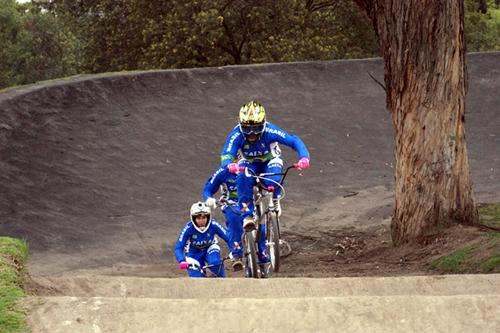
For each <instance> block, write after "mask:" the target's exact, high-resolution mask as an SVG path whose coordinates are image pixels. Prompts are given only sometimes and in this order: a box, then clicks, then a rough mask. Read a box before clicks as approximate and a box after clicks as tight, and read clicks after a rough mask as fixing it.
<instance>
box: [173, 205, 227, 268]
mask: <svg viewBox="0 0 500 333" xmlns="http://www.w3.org/2000/svg"><path fill="white" fill-rule="evenodd" d="M190 215H191V220H190V221H188V222H187V223H186V225H185V226H184V228H182V231H181V233H180V235H179V237H178V239H177V242H176V243H175V259H176V260H177V262H178V263H179V268H180V269H187V270H188V275H189V276H190V277H203V276H204V275H203V272H202V271H201V270H200V269H199V268H201V267H202V266H203V265H209V266H210V271H211V272H212V273H213V275H214V276H216V277H225V271H224V264H223V262H222V259H221V256H220V247H219V244H218V243H217V239H216V238H215V236H216V235H217V236H219V237H220V238H222V239H223V240H224V241H225V242H226V243H227V244H228V245H229V244H230V242H229V236H228V233H227V230H226V229H225V228H224V227H223V226H222V225H220V224H219V223H218V222H217V221H215V220H213V219H212V218H211V216H210V215H211V211H210V207H208V206H207V205H206V204H205V203H204V202H196V203H194V204H193V205H192V206H191V209H190ZM196 267H197V268H198V269H195V268H196Z"/></svg>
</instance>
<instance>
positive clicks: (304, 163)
mask: <svg viewBox="0 0 500 333" xmlns="http://www.w3.org/2000/svg"><path fill="white" fill-rule="evenodd" d="M295 165H296V166H297V169H299V170H305V169H309V159H308V158H307V157H302V158H301V159H300V160H299V161H298V162H297V164H295Z"/></svg>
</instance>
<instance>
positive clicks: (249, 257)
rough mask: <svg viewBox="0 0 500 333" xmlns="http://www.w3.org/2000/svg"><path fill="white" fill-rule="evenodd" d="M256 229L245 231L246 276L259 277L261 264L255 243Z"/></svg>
mask: <svg viewBox="0 0 500 333" xmlns="http://www.w3.org/2000/svg"><path fill="white" fill-rule="evenodd" d="M254 232H255V231H248V232H244V233H243V243H244V250H245V276H246V277H250V278H259V277H260V272H259V265H258V262H257V247H256V244H255V235H254Z"/></svg>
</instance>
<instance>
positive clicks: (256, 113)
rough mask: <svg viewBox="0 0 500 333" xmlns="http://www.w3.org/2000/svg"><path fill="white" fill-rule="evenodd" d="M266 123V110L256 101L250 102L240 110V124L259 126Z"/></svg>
mask: <svg viewBox="0 0 500 333" xmlns="http://www.w3.org/2000/svg"><path fill="white" fill-rule="evenodd" d="M265 121H266V110H265V109H264V107H263V106H262V104H260V103H259V102H256V101H250V102H248V103H246V104H245V105H243V106H242V107H241V109H240V124H242V125H259V124H263V123H264V122H265Z"/></svg>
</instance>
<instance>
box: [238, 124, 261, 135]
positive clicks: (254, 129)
mask: <svg viewBox="0 0 500 333" xmlns="http://www.w3.org/2000/svg"><path fill="white" fill-rule="evenodd" d="M264 127H265V124H258V125H244V124H240V130H241V132H242V133H243V134H246V135H248V134H260V133H262V132H263V131H264Z"/></svg>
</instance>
